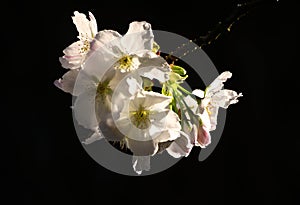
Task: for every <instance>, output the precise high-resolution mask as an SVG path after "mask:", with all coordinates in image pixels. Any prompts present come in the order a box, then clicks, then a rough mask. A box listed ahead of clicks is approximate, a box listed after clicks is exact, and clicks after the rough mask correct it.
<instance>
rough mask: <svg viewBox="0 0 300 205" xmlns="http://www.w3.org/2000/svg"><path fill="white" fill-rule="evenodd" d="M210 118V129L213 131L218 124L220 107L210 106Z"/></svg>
mask: <svg viewBox="0 0 300 205" xmlns="http://www.w3.org/2000/svg"><path fill="white" fill-rule="evenodd" d="M209 112H210V114H209V119H210V126H211V127H210V129H209V131H213V130H215V129H216V126H217V124H218V112H219V107H213V106H212V107H210V108H209Z"/></svg>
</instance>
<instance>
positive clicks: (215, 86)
mask: <svg viewBox="0 0 300 205" xmlns="http://www.w3.org/2000/svg"><path fill="white" fill-rule="evenodd" d="M231 76H232V73H231V72H229V71H225V72H223V73H221V74H220V75H219V76H218V77H217V78H216V79H215V80H214V81H213V82H212V83H211V84H210V85H209V86H208V87H207V88H206V90H205V96H208V97H210V96H211V95H213V94H214V93H215V92H218V91H220V90H221V89H222V88H223V86H224V84H223V83H224V82H226V81H227V79H228V78H231Z"/></svg>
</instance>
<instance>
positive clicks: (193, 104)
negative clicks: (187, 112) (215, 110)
mask: <svg viewBox="0 0 300 205" xmlns="http://www.w3.org/2000/svg"><path fill="white" fill-rule="evenodd" d="M184 101H185V102H186V104H187V106H188V107H189V108H190V109H191V110H192V111H193V113H196V111H197V109H198V103H197V101H196V100H195V99H194V98H193V97H192V96H190V95H187V96H185V97H184Z"/></svg>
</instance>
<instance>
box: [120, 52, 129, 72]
mask: <svg viewBox="0 0 300 205" xmlns="http://www.w3.org/2000/svg"><path fill="white" fill-rule="evenodd" d="M118 63H119V66H118V68H119V69H120V70H125V71H130V67H131V65H132V56H130V55H125V56H123V57H122V58H121V59H119V60H118Z"/></svg>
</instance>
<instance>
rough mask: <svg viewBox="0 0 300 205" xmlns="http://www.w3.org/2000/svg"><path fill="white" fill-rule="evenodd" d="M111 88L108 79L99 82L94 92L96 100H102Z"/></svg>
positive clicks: (109, 92) (110, 91)
mask: <svg viewBox="0 0 300 205" xmlns="http://www.w3.org/2000/svg"><path fill="white" fill-rule="evenodd" d="M111 93H112V90H111V88H110V87H109V81H104V82H99V84H98V86H97V92H96V100H98V101H100V102H102V103H103V102H104V100H105V98H106V96H107V95H109V94H111Z"/></svg>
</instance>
